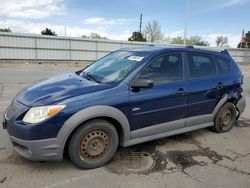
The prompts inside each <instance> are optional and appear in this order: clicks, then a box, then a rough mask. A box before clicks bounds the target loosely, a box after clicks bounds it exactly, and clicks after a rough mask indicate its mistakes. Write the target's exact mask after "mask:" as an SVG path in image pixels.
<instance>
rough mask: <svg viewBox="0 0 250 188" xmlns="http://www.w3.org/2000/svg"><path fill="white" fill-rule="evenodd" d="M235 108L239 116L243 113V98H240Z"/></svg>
mask: <svg viewBox="0 0 250 188" xmlns="http://www.w3.org/2000/svg"><path fill="white" fill-rule="evenodd" d="M236 108H237V110H238V112H239V114H240V115H241V114H242V113H243V112H244V110H245V108H246V98H245V97H241V98H240V100H239V101H238V102H237V104H236Z"/></svg>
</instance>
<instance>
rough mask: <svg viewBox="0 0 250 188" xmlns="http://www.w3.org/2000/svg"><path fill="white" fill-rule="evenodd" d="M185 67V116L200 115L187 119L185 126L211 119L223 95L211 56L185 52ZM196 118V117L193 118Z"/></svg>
mask: <svg viewBox="0 0 250 188" xmlns="http://www.w3.org/2000/svg"><path fill="white" fill-rule="evenodd" d="M186 61H187V64H186V66H187V67H186V69H187V75H188V76H187V77H188V78H187V79H188V81H187V88H188V95H187V104H188V106H187V118H189V117H193V116H197V117H198V116H202V115H204V116H205V117H204V118H198V119H199V121H198V122H196V121H187V122H186V126H192V125H195V123H199V124H201V123H207V122H209V121H211V118H212V116H209V114H211V113H212V112H213V109H214V108H215V106H216V104H217V103H218V101H219V100H220V98H221V97H222V95H223V92H222V89H223V80H222V78H221V76H220V75H219V74H218V71H217V67H216V63H215V61H214V59H213V57H211V56H209V55H207V54H202V53H187V54H186ZM194 119H197V118H194Z"/></svg>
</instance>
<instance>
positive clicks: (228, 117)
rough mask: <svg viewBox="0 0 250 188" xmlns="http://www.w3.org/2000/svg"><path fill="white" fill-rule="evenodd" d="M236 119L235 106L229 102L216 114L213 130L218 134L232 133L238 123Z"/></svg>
mask: <svg viewBox="0 0 250 188" xmlns="http://www.w3.org/2000/svg"><path fill="white" fill-rule="evenodd" d="M236 118H237V111H236V108H235V105H234V104H232V103H229V102H228V103H226V104H224V105H223V106H222V107H221V109H220V110H219V111H218V113H217V114H216V117H215V122H214V127H213V130H214V131H215V132H217V133H224V132H228V131H230V130H231V129H232V128H233V126H234V124H235V122H236Z"/></svg>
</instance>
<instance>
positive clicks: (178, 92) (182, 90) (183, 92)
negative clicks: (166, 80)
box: [176, 88, 186, 95]
mask: <svg viewBox="0 0 250 188" xmlns="http://www.w3.org/2000/svg"><path fill="white" fill-rule="evenodd" d="M176 93H177V94H182V95H184V94H186V91H185V89H183V88H180V89H178V90H177V91H176Z"/></svg>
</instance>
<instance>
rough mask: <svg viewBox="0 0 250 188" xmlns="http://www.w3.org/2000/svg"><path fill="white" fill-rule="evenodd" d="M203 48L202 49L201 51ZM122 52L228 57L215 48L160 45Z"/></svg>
mask: <svg viewBox="0 0 250 188" xmlns="http://www.w3.org/2000/svg"><path fill="white" fill-rule="evenodd" d="M202 48H203V49H202ZM121 50H122V51H131V52H143V53H151V54H153V53H157V54H161V53H167V52H176V51H181V52H196V53H205V54H209V55H217V56H222V57H228V56H229V53H228V51H227V50H220V49H217V48H207V49H206V48H204V47H201V48H199V47H198V48H197V47H196V48H195V47H193V46H160V45H147V46H146V45H145V46H140V47H132V48H122V49H121Z"/></svg>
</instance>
